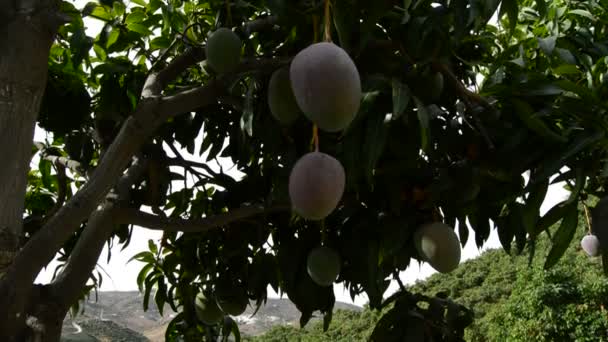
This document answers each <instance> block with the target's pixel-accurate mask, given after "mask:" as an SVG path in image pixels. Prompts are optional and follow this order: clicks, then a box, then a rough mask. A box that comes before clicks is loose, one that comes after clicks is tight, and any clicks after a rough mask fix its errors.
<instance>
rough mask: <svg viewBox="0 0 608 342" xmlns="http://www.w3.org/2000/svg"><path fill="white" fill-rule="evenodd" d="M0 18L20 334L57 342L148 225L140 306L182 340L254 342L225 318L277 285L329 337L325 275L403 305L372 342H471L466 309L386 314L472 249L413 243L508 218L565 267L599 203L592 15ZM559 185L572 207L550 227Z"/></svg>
mask: <svg viewBox="0 0 608 342" xmlns="http://www.w3.org/2000/svg"><path fill="white" fill-rule="evenodd" d="M494 14H497V17H498V21H499V23H500V25H498V26H495V25H489V24H488V22H489V21H490V19H491V17H492V16H493V15H494ZM0 19H2V20H1V21H0V22H1V24H0V31H1V33H2V34H1V35H0V37H2V39H0V48H2V49H1V51H2V53H0V79H1V82H2V83H1V87H0V100H1V101H0V113H1V115H0V132H1V134H0V146H1V147H0V148H1V149H2V152H3V156H4V159H5V167H2V168H1V169H0V175H1V176H2V177H1V179H2V182H1V183H0V184H2V185H1V186H0V196H1V198H2V199H3V206H2V207H1V208H0V222H1V223H2V224H1V226H0V234H1V237H0V248H1V249H0V274H1V275H2V278H1V279H0V307H1V308H2V311H0V313H1V314H2V316H1V319H0V338H1V339H2V340H4V341H34V340H36V341H38V340H43V341H56V340H58V339H59V336H60V332H61V323H62V321H63V319H64V317H65V315H66V313H67V312H68V310H69V309H70V307H74V306H75V305H77V303H78V300H79V299H80V298H82V297H83V296H85V295H86V294H87V293H88V292H89V291H90V290H91V289H92V288H94V287H95V286H96V284H97V283H98V281H99V275H96V274H95V273H94V269H95V264H96V262H97V259H98V257H99V255H100V253H101V250H102V249H103V246H104V245H105V244H106V243H108V244H112V243H113V242H117V243H118V244H123V245H126V244H128V243H129V241H130V237H131V232H132V227H133V226H142V227H147V228H150V229H156V230H161V231H163V232H164V233H163V238H162V239H161V241H160V242H159V243H158V244H157V243H154V242H152V243H151V244H150V250H149V251H144V252H142V253H140V254H138V255H137V256H136V259H137V260H140V261H143V262H144V263H145V265H144V266H143V269H142V270H141V273H140V274H139V276H138V283H139V285H140V288H141V290H142V291H143V292H144V303H143V305H144V306H145V307H148V305H149V301H150V300H151V299H153V300H154V302H155V304H156V305H158V307H159V308H161V310H162V307H163V305H164V304H168V305H169V306H171V308H172V309H173V310H175V311H177V312H179V314H178V315H177V316H176V317H175V318H174V319H173V321H172V322H171V323H170V324H169V327H168V329H167V333H166V337H167V340H168V341H178V340H188V341H189V340H201V339H209V340H213V339H215V338H216V337H217V336H219V335H220V334H222V335H224V336H227V335H230V334H233V335H235V336H238V335H239V333H238V327H237V326H236V324H235V322H234V320H232V319H231V318H230V317H229V316H228V315H225V314H226V313H228V314H237V313H238V312H240V311H242V307H243V303H247V302H249V301H250V300H251V301H253V302H254V303H255V305H257V306H260V305H263V303H264V302H265V300H266V297H267V289H268V287H269V286H270V287H272V288H273V289H274V290H275V291H277V292H280V293H284V294H286V295H287V296H288V297H289V299H290V300H291V301H293V302H294V303H295V304H296V306H297V308H298V309H299V310H300V311H301V313H302V315H301V319H300V323H301V325H305V324H306V323H307V322H308V321H309V320H310V318H311V317H312V315H313V313H315V312H319V311H320V312H321V313H322V314H323V315H324V323H325V326H326V327H327V326H328V325H329V324H330V323H331V315H332V308H333V305H334V302H335V298H334V294H333V289H332V287H331V286H327V284H328V283H329V282H337V283H340V284H343V285H344V286H346V288H347V289H348V290H349V292H350V294H351V296H353V297H354V296H357V295H359V294H362V293H365V294H367V296H368V297H369V300H370V301H369V304H370V307H371V308H374V309H380V308H383V307H385V306H388V305H390V306H391V307H392V308H391V309H390V310H389V311H388V312H387V313H386V314H385V315H384V316H383V317H382V319H381V320H380V321H379V322H378V324H377V326H376V328H375V330H374V333H373V334H372V336H371V339H372V340H376V341H390V340H404V339H407V340H412V341H424V340H430V339H433V340H461V339H462V335H463V331H464V328H465V327H466V326H467V325H468V324H470V322H471V319H472V317H471V314H470V312H469V311H468V310H467V309H466V308H464V307H462V306H460V305H457V304H455V303H453V302H452V301H450V300H449V299H448V298H444V297H427V296H422V295H419V294H415V293H409V292H407V291H406V290H405V289H404V288H402V290H401V291H399V292H398V293H397V294H395V295H393V296H391V297H389V298H387V299H383V298H384V293H385V291H386V289H387V287H388V285H389V284H390V282H391V279H393V278H394V279H396V280H397V281H398V274H399V272H400V271H403V270H404V269H406V268H407V267H408V265H409V264H410V262H411V261H412V260H420V261H429V262H431V264H436V260H434V258H435V257H436V255H448V256H451V257H452V258H457V257H459V256H460V253H459V251H458V250H453V251H450V253H445V254H443V253H439V254H436V253H435V252H434V249H433V248H435V247H436V246H434V245H433V244H436V245H438V246H443V245H444V243H445V241H441V236H440V237H439V240H438V241H435V240H436V238H430V239H426V235H425V234H416V232H417V231H418V229H419V228H420V227H423V226H427V225H428V224H432V223H435V224H437V223H442V224H444V225H447V227H448V228H451V229H452V230H454V229H457V231H458V236H459V242H460V243H461V244H462V245H464V244H465V243H466V241H467V240H468V235H469V228H471V229H472V231H473V232H474V233H475V236H474V239H475V242H476V244H477V245H478V246H482V245H483V244H484V242H485V241H486V240H487V238H488V236H489V234H490V230H491V222H494V223H496V229H498V234H499V237H500V240H501V242H502V244H503V246H504V247H505V248H506V249H507V250H509V249H510V248H511V245H512V243H514V244H515V246H516V249H517V250H519V251H521V250H522V249H523V248H524V247H525V246H526V245H530V246H533V244H534V241H535V238H536V237H537V236H538V235H539V234H541V233H543V232H545V231H546V230H547V228H548V227H549V226H551V225H552V224H554V223H555V222H558V221H559V220H560V219H562V223H561V226H560V228H559V230H558V231H557V233H556V234H555V235H554V236H553V243H554V244H553V248H552V250H551V252H550V253H549V256H548V257H547V261H546V264H547V267H550V266H552V265H553V264H554V263H555V262H556V261H557V260H558V259H559V258H560V256H561V255H562V254H563V252H564V251H565V249H566V247H567V246H568V245H569V243H570V242H571V240H572V236H573V232H574V230H575V229H576V222H577V217H578V215H579V213H578V204H579V202H580V201H583V202H584V201H585V200H586V199H587V198H588V196H589V195H593V196H599V197H602V196H604V194H605V187H604V182H605V179H606V178H605V176H606V168H605V165H606V147H605V146H607V145H606V143H607V142H608V141H607V138H606V131H607V128H608V125H607V120H606V108H607V107H606V104H605V102H604V101H603V98H604V95H605V92H606V87H605V86H604V78H605V75H606V72H607V66H606V61H605V58H604V56H605V55H606V52H607V51H608V46H607V45H606V29H605V28H606V26H605V23H606V20H607V17H606V13H605V9H604V7H602V5H600V3H599V2H597V1H568V2H565V1H554V2H545V1H544V0H536V1H530V0H525V1H516V0H505V1H499V0H461V1H460V0H459V1H435V2H433V1H428V0H417V1H389V0H378V1H362V0H332V1H328V0H325V1H321V0H318V1H314V0H313V1H310V0H307V1H303V0H301V1H285V0H267V1H262V0H250V1H230V0H227V1H220V0H212V1H182V0H168V1H161V0H150V1H146V0H133V1H131V2H124V3H123V2H122V1H119V0H117V1H112V0H101V1H99V2H89V3H86V5H84V6H80V5H79V6H76V5H75V4H73V3H72V2H69V1H59V0H32V1H21V0H16V1H10V2H4V3H2V4H0ZM85 19H87V20H88V19H91V20H96V21H98V22H101V23H102V25H103V28H102V30H101V31H100V32H98V33H96V35H94V36H89V35H88V34H87V32H86V28H85V21H84V20H85ZM479 79H483V82H482V83H481V84H479V83H478V80H479ZM36 124H38V125H39V127H41V128H42V129H44V130H45V131H47V132H49V133H50V134H51V135H50V137H51V138H49V139H47V141H34V140H33V139H32V138H33V134H34V128H35V125H36ZM199 141H200V143H199ZM202 155H204V158H203V157H201V156H202ZM33 156H35V157H36V160H39V162H38V164H37V165H35V167H33V168H31V169H30V167H29V164H30V160H31V158H32V157H33ZM303 156H312V157H310V158H311V159H312V160H313V161H312V166H309V167H305V168H304V169H303V170H300V171H299V172H298V173H297V174H298V175H299V176H294V177H295V178H293V179H291V176H292V170H296V169H295V167H296V165H298V164H297V163H298V162H299V161H302V159H301V158H303ZM217 158H226V159H228V160H230V163H231V164H233V165H234V166H233V167H234V168H236V169H237V170H238V171H239V172H240V173H241V174H242V175H243V176H242V177H233V176H230V175H229V174H227V173H226V172H224V170H223V169H220V170H219V171H218V170H217V169H214V168H211V167H210V166H209V165H210V163H211V162H212V161H214V160H216V159H217ZM525 173H528V174H529V181H525V178H524V177H523V174H525ZM294 174H295V173H294ZM555 174H559V175H558V177H557V178H555V177H554V175H555ZM559 181H566V182H567V183H568V184H569V188H570V190H571V197H570V198H569V199H568V200H566V201H564V202H562V203H560V204H558V205H556V206H555V207H554V208H553V209H551V210H550V211H549V212H548V213H547V214H546V215H544V216H542V217H540V214H539V208H540V205H541V203H542V202H543V200H544V198H545V196H546V192H547V188H548V186H549V184H550V183H551V182H559ZM292 183H293V184H292ZM600 203H601V202H600ZM585 208H586V207H585ZM594 215H595V216H596V217H598V219H597V220H594V221H595V223H596V230H598V237H599V239H600V244H601V242H602V234H601V233H599V231H601V227H602V219H601V217H602V215H601V211H599V210H596V211H594ZM442 227H444V228H445V226H442ZM442 231H445V230H442ZM448 232H449V229H448ZM450 234H451V232H449V234H448V236H449V237H448V240H450V241H452V240H453V239H452V238H453V236H452V235H450ZM447 245H448V246H451V247H450V248H453V249H454V248H457V247H458V246H457V244H454V243H449V242H448V243H447ZM455 245H456V246H455ZM600 247H601V246H600ZM313 251H316V252H314V253H312V252H313ZM601 253H602V255H603V257H604V258H606V255H607V254H606V252H605V249H601ZM56 255H59V261H60V262H61V267H60V268H59V269H58V270H57V273H56V276H55V277H54V279H53V280H52V281H51V282H50V283H49V284H35V283H34V281H35V279H36V276H37V274H38V273H39V272H40V270H41V269H42V268H44V267H45V266H46V265H48V264H49V262H50V261H51V260H53V258H54V257H55V256H56ZM309 260H310V261H309ZM323 260H326V261H327V262H326V263H323V262H322V261H323ZM452 263H453V260H448V261H445V262H443V263H439V264H436V265H440V264H447V265H449V267H447V268H446V269H447V270H450V269H452V268H453V267H452ZM319 265H320V266H319ZM245 305H246V304H245Z"/></svg>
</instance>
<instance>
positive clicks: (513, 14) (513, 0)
mask: <svg viewBox="0 0 608 342" xmlns="http://www.w3.org/2000/svg"><path fill="white" fill-rule="evenodd" d="M518 13H519V5H518V3H517V0H503V1H502V3H501V5H500V11H499V14H498V17H499V18H501V17H502V16H503V15H505V14H506V15H507V18H508V19H509V32H510V33H511V34H513V31H514V30H515V26H516V25H517V15H518Z"/></svg>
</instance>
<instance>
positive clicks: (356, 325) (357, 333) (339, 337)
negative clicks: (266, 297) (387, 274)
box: [243, 308, 380, 342]
mask: <svg viewBox="0 0 608 342" xmlns="http://www.w3.org/2000/svg"><path fill="white" fill-rule="evenodd" d="M379 318H380V312H378V311H374V310H369V308H366V309H365V310H364V311H362V312H356V311H352V310H336V311H335V312H334V317H333V323H332V325H331V326H330V327H329V329H328V330H327V331H325V332H324V331H323V323H322V322H320V321H317V322H314V323H312V324H311V325H310V326H307V327H306V328H302V329H300V328H297V327H293V326H282V325H281V326H275V327H273V328H272V329H270V330H269V331H268V332H266V333H264V334H263V335H260V336H256V337H246V338H244V339H243V340H244V341H248V342H262V341H264V342H265V341H268V342H286V341H290V342H291V341H298V342H315V341H343V342H346V341H366V340H368V339H369V337H370V336H371V333H372V331H373V327H374V326H375V325H376V323H377V322H378V320H379Z"/></svg>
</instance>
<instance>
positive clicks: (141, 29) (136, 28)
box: [127, 23, 152, 36]
mask: <svg viewBox="0 0 608 342" xmlns="http://www.w3.org/2000/svg"><path fill="white" fill-rule="evenodd" d="M127 28H128V29H129V30H130V31H133V32H137V33H139V34H141V35H143V36H148V35H151V34H152V31H150V29H149V28H148V27H146V26H145V25H142V24H138V23H130V24H127Z"/></svg>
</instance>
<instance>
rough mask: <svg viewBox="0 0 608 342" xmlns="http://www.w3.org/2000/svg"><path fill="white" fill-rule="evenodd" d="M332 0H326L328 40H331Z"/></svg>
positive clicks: (325, 28)
mask: <svg viewBox="0 0 608 342" xmlns="http://www.w3.org/2000/svg"><path fill="white" fill-rule="evenodd" d="M330 4H331V0H325V27H324V31H325V34H324V39H325V41H326V42H331V15H330V12H329V8H330Z"/></svg>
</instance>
